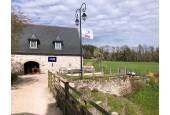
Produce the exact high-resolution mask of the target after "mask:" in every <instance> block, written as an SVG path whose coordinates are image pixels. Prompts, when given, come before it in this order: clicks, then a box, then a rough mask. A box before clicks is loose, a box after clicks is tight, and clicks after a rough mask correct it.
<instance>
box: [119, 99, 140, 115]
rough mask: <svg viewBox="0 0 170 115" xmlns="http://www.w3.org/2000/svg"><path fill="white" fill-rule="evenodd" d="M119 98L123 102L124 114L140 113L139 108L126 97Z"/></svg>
mask: <svg viewBox="0 0 170 115" xmlns="http://www.w3.org/2000/svg"><path fill="white" fill-rule="evenodd" d="M121 100H122V101H123V103H124V104H125V108H126V115H142V114H141V112H140V111H139V109H138V108H137V107H136V106H135V105H133V104H132V103H130V102H129V101H128V100H127V99H126V98H123V97H121Z"/></svg>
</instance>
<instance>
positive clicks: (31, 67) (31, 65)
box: [24, 61, 39, 74]
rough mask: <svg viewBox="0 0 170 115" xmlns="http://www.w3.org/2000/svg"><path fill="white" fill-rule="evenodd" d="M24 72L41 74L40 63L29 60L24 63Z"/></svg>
mask: <svg viewBox="0 0 170 115" xmlns="http://www.w3.org/2000/svg"><path fill="white" fill-rule="evenodd" d="M24 74H39V63H37V62H34V61H29V62H26V63H25V64H24Z"/></svg>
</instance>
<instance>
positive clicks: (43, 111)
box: [11, 74, 62, 115]
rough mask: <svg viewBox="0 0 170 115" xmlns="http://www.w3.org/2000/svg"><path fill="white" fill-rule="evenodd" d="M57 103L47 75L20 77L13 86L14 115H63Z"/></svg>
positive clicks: (12, 108) (12, 105)
mask: <svg viewBox="0 0 170 115" xmlns="http://www.w3.org/2000/svg"><path fill="white" fill-rule="evenodd" d="M55 102H56V101H55V99H54V98H53V95H52V93H51V92H50V91H49V89H48V81H47V75H46V74H39V75H38V74H37V75H23V76H20V77H19V79H18V80H17V81H15V82H14V83H13V84H12V86H11V114H12V115H62V112H61V110H60V108H58V107H56V106H55Z"/></svg>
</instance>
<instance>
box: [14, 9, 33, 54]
mask: <svg viewBox="0 0 170 115" xmlns="http://www.w3.org/2000/svg"><path fill="white" fill-rule="evenodd" d="M30 22H31V19H30V18H28V16H26V15H24V13H23V12H21V11H17V10H16V9H15V8H14V6H11V51H12V52H13V51H15V50H16V49H17V43H18V38H19V35H20V34H21V33H22V32H23V29H24V28H26V27H27V25H28V24H29V23H30Z"/></svg>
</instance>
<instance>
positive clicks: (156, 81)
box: [149, 76, 159, 85]
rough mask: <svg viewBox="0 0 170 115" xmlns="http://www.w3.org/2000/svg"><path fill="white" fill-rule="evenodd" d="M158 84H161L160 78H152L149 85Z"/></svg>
mask: <svg viewBox="0 0 170 115" xmlns="http://www.w3.org/2000/svg"><path fill="white" fill-rule="evenodd" d="M158 82H159V79H158V77H155V76H153V77H151V78H150V81H149V84H150V85H154V84H155V83H158Z"/></svg>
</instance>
